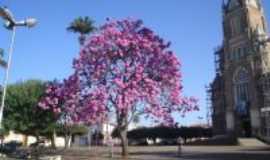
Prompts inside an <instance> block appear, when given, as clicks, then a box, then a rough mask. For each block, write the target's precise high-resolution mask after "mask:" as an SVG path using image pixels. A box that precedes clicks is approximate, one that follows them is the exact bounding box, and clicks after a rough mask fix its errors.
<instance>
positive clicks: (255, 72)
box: [212, 0, 270, 137]
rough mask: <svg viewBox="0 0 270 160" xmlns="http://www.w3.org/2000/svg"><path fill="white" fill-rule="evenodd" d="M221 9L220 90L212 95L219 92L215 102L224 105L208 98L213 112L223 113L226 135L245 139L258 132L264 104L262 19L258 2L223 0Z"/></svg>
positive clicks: (267, 54) (269, 64) (269, 59)
mask: <svg viewBox="0 0 270 160" xmlns="http://www.w3.org/2000/svg"><path fill="white" fill-rule="evenodd" d="M222 9H223V32H224V39H223V44H222V47H221V49H220V50H219V52H218V54H219V57H220V59H221V62H220V63H219V64H218V65H219V68H220V69H221V70H220V71H219V72H218V74H217V76H218V77H219V81H220V83H222V84H223V85H222V86H223V87H220V88H219V91H217V90H216V91H213V94H214V95H215V94H216V92H220V93H222V94H219V95H223V96H220V97H219V101H220V99H222V100H223V101H224V103H222V104H223V106H217V105H215V104H217V103H216V102H215V101H218V100H213V99H212V101H213V107H214V111H216V112H218V110H221V108H222V109H223V110H224V112H219V113H223V114H224V115H223V117H224V119H225V120H224V122H225V123H226V127H225V130H226V132H233V133H236V135H237V136H244V137H249V136H253V135H257V134H259V132H260V129H261V118H260V110H261V108H262V107H263V106H264V104H263V98H262V93H261V90H260V89H259V85H260V81H259V79H260V77H261V76H262V75H263V74H265V73H269V72H270V47H269V43H268V42H267V40H268V36H267V35H268V31H267V24H266V18H265V16H264V11H263V8H262V5H261V1H260V0H224V1H223V5H222ZM214 82H215V81H214ZM215 83H216V82H215ZM215 83H213V84H215ZM212 88H214V86H213V87H212ZM214 114H215V113H214ZM214 116H215V115H214ZM214 121H215V119H214ZM216 125H222V124H216ZM223 125H224V124H223ZM214 127H215V125H214Z"/></svg>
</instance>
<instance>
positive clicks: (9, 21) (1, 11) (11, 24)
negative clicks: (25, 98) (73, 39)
mask: <svg viewBox="0 0 270 160" xmlns="http://www.w3.org/2000/svg"><path fill="white" fill-rule="evenodd" d="M0 17H2V18H3V19H4V21H5V27H6V28H7V29H8V30H12V37H11V42H10V46H9V51H8V62H7V67H6V74H5V79H4V84H3V92H2V100H1V106H0V129H2V119H3V111H4V107H5V98H6V92H7V84H8V78H9V69H10V65H11V60H12V54H13V49H14V41H15V35H16V27H19V26H25V27H28V28H32V27H34V26H35V25H36V24H37V20H36V19H34V18H27V19H25V20H23V21H16V20H15V18H14V16H13V14H12V12H11V11H10V10H9V9H8V8H6V7H0Z"/></svg>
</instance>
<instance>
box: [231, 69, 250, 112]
mask: <svg viewBox="0 0 270 160" xmlns="http://www.w3.org/2000/svg"><path fill="white" fill-rule="evenodd" d="M233 81H234V97H235V105H236V109H237V110H238V111H239V112H243V113H242V114H246V113H247V105H248V102H249V92H248V90H249V88H248V84H249V73H248V71H247V70H246V69H245V68H240V69H238V70H237V71H236V72H235V74H234V76H233Z"/></svg>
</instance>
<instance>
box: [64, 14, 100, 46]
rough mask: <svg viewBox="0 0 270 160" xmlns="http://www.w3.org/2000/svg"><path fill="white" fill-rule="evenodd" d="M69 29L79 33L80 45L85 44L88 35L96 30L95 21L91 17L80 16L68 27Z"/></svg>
mask: <svg viewBox="0 0 270 160" xmlns="http://www.w3.org/2000/svg"><path fill="white" fill-rule="evenodd" d="M67 30H68V31H70V32H74V33H79V34H80V37H79V42H80V45H83V44H84V41H85V39H86V36H87V35H88V34H89V33H92V32H94V31H95V30H96V27H95V26H94V21H93V20H92V19H91V18H89V17H87V16H86V17H78V18H76V19H75V20H74V21H73V22H71V24H70V25H69V26H68V27H67Z"/></svg>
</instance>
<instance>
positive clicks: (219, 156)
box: [62, 146, 270, 160]
mask: <svg viewBox="0 0 270 160" xmlns="http://www.w3.org/2000/svg"><path fill="white" fill-rule="evenodd" d="M109 151H110V150H109V148H106V147H98V148H92V149H88V148H74V149H71V150H68V151H65V152H63V153H62V154H63V155H64V156H63V159H64V160H118V159H122V158H121V157H120V154H119V153H120V148H118V147H117V148H114V151H115V153H114V156H113V158H110V154H109V153H110V152H109ZM129 151H130V155H129V158H128V159H126V160H270V147H260V148H258V147H256V148H252V147H249V148H247V147H238V146H226V147H225V146H224V147H222V146H221V147H206V146H201V147H183V152H182V155H181V156H179V155H178V153H177V147H176V146H174V147H130V148H129Z"/></svg>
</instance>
